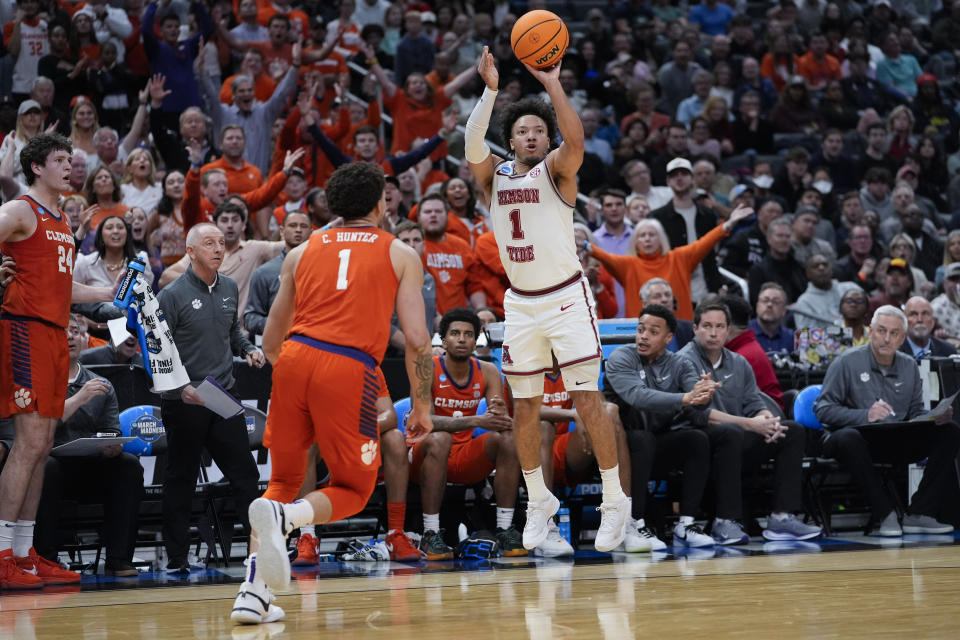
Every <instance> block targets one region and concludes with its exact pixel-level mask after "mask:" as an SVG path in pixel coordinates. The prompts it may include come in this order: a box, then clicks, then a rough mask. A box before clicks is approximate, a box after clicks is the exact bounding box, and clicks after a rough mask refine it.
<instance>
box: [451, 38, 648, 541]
mask: <svg viewBox="0 0 960 640" xmlns="http://www.w3.org/2000/svg"><path fill="white" fill-rule="evenodd" d="M527 70H528V71H529V72H530V73H531V74H532V75H533V76H534V77H535V78H537V80H539V81H540V82H541V83H542V84H543V86H544V88H545V89H546V90H547V94H548V95H549V96H550V100H551V102H552V103H553V106H554V108H555V109H556V112H554V109H553V108H551V107H550V106H549V105H548V104H546V103H545V102H543V101H540V100H521V101H519V102H515V103H512V104H511V105H509V106H508V107H506V108H505V109H503V110H502V111H501V112H500V113H499V114H498V115H499V118H500V121H501V123H502V124H503V132H504V139H505V140H508V141H509V144H510V147H511V149H512V150H513V154H514V159H513V160H512V161H511V160H506V159H503V158H498V157H496V156H494V155H492V154H491V153H490V149H489V147H487V145H486V143H485V142H484V135H485V134H486V130H487V126H488V124H489V122H490V115H491V113H492V112H493V103H494V100H495V99H496V94H497V83H498V82H499V77H500V76H499V73H498V71H497V69H496V66H495V65H494V58H493V55H492V54H491V53H490V52H489V49H488V48H486V47H485V48H484V50H483V54H482V55H481V58H480V64H479V72H480V76H481V77H482V78H483V80H484V82H486V85H487V86H486V88H485V89H484V91H483V95H482V96H481V98H480V101H479V102H478V103H477V106H476V107H475V108H474V110H473V113H472V114H471V115H470V119H469V121H468V122H467V132H466V141H465V156H466V159H467V161H468V162H469V164H470V170H471V171H472V172H473V175H474V177H475V178H476V179H477V182H478V184H480V185H482V187H483V189H484V190H485V191H486V193H487V195H488V196H489V201H490V218H491V220H492V222H493V230H494V234H495V236H496V239H497V245H498V247H499V249H500V259H501V261H502V262H503V266H504V269H505V270H506V272H507V278H508V279H509V280H510V290H509V291H508V292H507V293H506V295H505V297H504V311H505V315H506V332H505V334H504V342H503V373H504V374H505V375H506V376H507V381H508V382H509V383H510V387H511V389H512V390H513V394H514V401H515V407H516V409H515V417H514V430H515V432H516V435H515V438H516V443H517V453H518V455H519V458H520V465H521V467H522V468H523V478H524V482H525V483H526V485H527V493H528V495H529V503H528V505H527V524H526V526H525V527H524V530H523V546H524V547H526V548H527V549H533V548H535V547H536V546H538V545H539V544H540V543H542V542H543V541H544V539H546V537H547V533H548V521H549V520H550V519H551V518H552V517H553V516H554V514H555V513H556V512H557V509H558V508H559V506H560V501H559V500H557V498H556V496H554V495H553V494H552V493H551V492H550V491H549V490H548V489H547V486H546V484H545V483H544V479H543V472H542V469H541V467H540V461H539V454H540V404H541V396H542V395H543V374H544V373H546V372H548V371H552V370H553V369H554V368H555V367H558V368H559V369H560V370H561V372H562V375H563V381H564V384H565V386H566V388H567V390H568V392H569V393H570V395H571V397H572V398H573V402H574V404H575V405H576V407H577V412H578V413H579V414H580V417H581V418H582V419H583V423H584V425H585V427H586V429H587V431H588V432H589V433H590V437H591V440H592V441H593V446H594V451H595V453H596V457H597V462H598V465H599V467H600V475H601V478H602V479H603V501H602V503H601V505H600V511H601V514H602V515H601V518H600V528H599V529H598V531H597V537H596V540H595V546H596V548H597V550H599V551H610V550H612V549H614V548H616V547H617V546H618V545H619V544H620V542H621V541H623V538H624V535H625V534H626V526H627V521H628V520H629V517H630V507H629V502H628V500H627V498H626V496H625V495H624V493H623V490H622V489H621V487H620V479H619V477H618V469H617V445H616V439H615V438H614V427H613V424H612V423H611V421H610V419H609V417H608V416H607V414H606V410H605V409H604V400H603V396H602V395H601V394H600V391H599V390H598V387H597V383H598V378H599V374H600V359H601V357H602V351H601V349H600V338H599V335H598V334H597V329H596V326H597V325H596V314H595V312H594V301H593V295H592V293H591V291H590V284H589V283H588V282H587V279H586V278H585V277H584V276H583V273H582V272H581V270H580V260H579V259H578V257H577V250H576V246H575V240H574V234H573V205H572V204H571V202H573V201H574V199H575V198H576V196H577V171H578V170H579V169H580V165H581V164H582V162H583V141H584V134H583V126H582V125H581V124H580V118H579V116H578V115H577V113H576V112H575V111H574V109H573V107H572V106H571V104H570V101H569V100H568V99H567V97H566V95H565V94H564V92H563V88H562V87H561V86H560V79H559V78H560V66H559V65H557V66H555V67H552V68H550V69H547V70H539V69H535V68H533V67H531V66H529V65H527ZM558 125H559V129H560V133H561V134H563V143H562V144H560V146H559V147H557V148H555V149H551V147H552V146H553V140H554V139H555V137H556V129H557V126H558Z"/></svg>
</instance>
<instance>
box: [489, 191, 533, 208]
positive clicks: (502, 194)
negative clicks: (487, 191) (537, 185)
mask: <svg viewBox="0 0 960 640" xmlns="http://www.w3.org/2000/svg"><path fill="white" fill-rule="evenodd" d="M497 204H501V205H507V204H540V189H500V190H499V191H497Z"/></svg>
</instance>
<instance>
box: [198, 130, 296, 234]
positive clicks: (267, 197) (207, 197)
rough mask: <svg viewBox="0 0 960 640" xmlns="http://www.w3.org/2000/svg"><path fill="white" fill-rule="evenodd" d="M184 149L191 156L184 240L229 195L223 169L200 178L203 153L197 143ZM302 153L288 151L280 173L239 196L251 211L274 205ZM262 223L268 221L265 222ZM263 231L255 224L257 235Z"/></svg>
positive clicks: (209, 170) (210, 218)
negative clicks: (192, 228)
mask: <svg viewBox="0 0 960 640" xmlns="http://www.w3.org/2000/svg"><path fill="white" fill-rule="evenodd" d="M187 149H188V151H189V153H190V171H188V172H187V176H186V183H185V186H184V193H183V205H182V212H183V233H184V236H186V234H187V232H189V231H190V228H191V227H193V225H195V224H198V223H200V222H213V217H212V216H213V210H214V209H215V208H216V207H217V206H218V205H219V204H220V203H222V202H223V201H224V200H226V199H227V196H228V195H229V191H230V190H229V188H228V186H227V180H226V172H224V170H223V169H208V170H207V171H206V172H204V173H203V175H202V176H201V173H200V160H201V159H202V158H203V151H202V149H201V148H200V144H199V143H198V142H196V141H195V142H193V143H191V145H190V146H188V147H187ZM304 153H305V150H304V149H302V148H301V149H297V150H296V151H288V152H287V156H286V158H285V159H284V162H283V171H278V172H277V173H275V174H273V175H272V176H270V179H269V180H267V181H266V182H265V183H264V184H263V185H262V186H260V187H258V188H256V189H254V190H253V191H247V192H245V193H240V194H238V195H240V196H242V197H243V199H244V202H245V203H246V206H247V208H248V209H249V210H250V211H260V210H261V209H263V208H264V207H268V206H269V205H271V204H272V203H273V201H274V200H275V199H276V197H277V196H278V195H279V194H280V191H282V190H283V186H284V185H285V184H286V183H287V177H288V176H289V175H290V172H291V171H292V170H293V167H294V165H296V163H297V161H298V160H299V159H300V158H301V157H303V154H304ZM268 213H269V210H268ZM263 219H264V220H265V221H267V220H268V218H263ZM262 228H263V227H262V226H261V225H260V221H258V226H257V230H258V232H260V230H261V229H262ZM261 235H262V233H261Z"/></svg>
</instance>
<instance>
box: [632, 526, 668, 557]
mask: <svg viewBox="0 0 960 640" xmlns="http://www.w3.org/2000/svg"><path fill="white" fill-rule="evenodd" d="M623 547H624V551H626V552H627V553H648V552H650V551H663V550H664V549H666V548H667V545H666V543H665V542H664V541H663V540H661V539H660V538H658V537H657V534H656V533H655V532H654V531H653V529H651V528H650V527H647V526H640V523H639V522H636V521H632V522H630V524H629V525H627V535H626V536H625V537H624V539H623Z"/></svg>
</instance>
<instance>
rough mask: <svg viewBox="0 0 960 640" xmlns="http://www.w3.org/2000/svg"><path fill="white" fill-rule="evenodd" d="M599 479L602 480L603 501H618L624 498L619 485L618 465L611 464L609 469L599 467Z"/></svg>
mask: <svg viewBox="0 0 960 640" xmlns="http://www.w3.org/2000/svg"><path fill="white" fill-rule="evenodd" d="M600 479H601V480H602V481H603V501H604V502H620V500H622V499H624V498H626V497H627V496H626V495H624V493H623V489H622V488H621V487H620V465H616V464H615V465H613V466H612V467H610V468H609V469H600Z"/></svg>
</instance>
